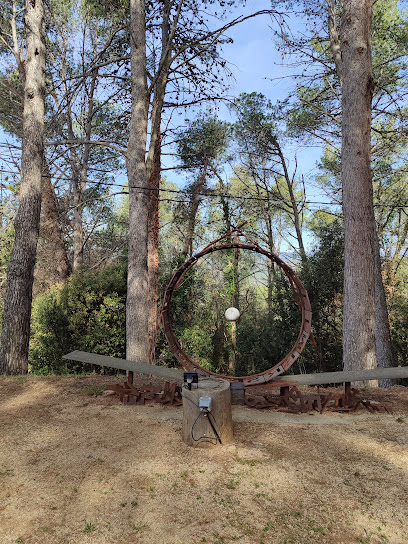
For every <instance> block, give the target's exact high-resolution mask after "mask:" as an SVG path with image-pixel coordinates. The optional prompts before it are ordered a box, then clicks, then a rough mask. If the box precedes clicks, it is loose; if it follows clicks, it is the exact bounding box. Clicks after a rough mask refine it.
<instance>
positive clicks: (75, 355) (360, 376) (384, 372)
mask: <svg viewBox="0 0 408 544" xmlns="http://www.w3.org/2000/svg"><path fill="white" fill-rule="evenodd" d="M64 359H69V360H71V361H79V362H81V363H88V364H92V365H98V366H107V367H110V368H118V369H120V370H127V371H129V372H137V373H138V374H149V375H151V376H159V377H161V378H167V379H173V380H183V373H184V370H182V369H179V368H167V367H165V366H157V365H150V364H148V363H136V362H133V361H127V360H126V359H119V358H117V357H108V356H106V355H97V354H96V353H88V352H86V351H73V352H72V353H68V354H67V355H64ZM382 378H388V379H391V380H399V379H401V378H408V366H397V367H391V368H373V369H370V370H348V371H341V372H321V373H317V374H285V375H282V376H281V377H279V378H277V379H276V380H273V381H270V382H268V383H265V384H257V385H256V386H251V388H255V387H258V388H259V387H260V388H262V387H265V386H269V387H274V386H276V387H279V386H281V385H284V386H287V385H290V384H297V385H324V384H328V383H345V382H363V381H368V380H380V379H382Z"/></svg>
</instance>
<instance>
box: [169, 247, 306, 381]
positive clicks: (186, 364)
mask: <svg viewBox="0 0 408 544" xmlns="http://www.w3.org/2000/svg"><path fill="white" fill-rule="evenodd" d="M251 241H252V240H251ZM234 248H239V249H246V250H249V251H255V252H256V253H260V254H262V255H265V256H266V257H267V258H268V259H270V260H271V261H273V262H274V263H276V264H277V265H278V266H279V267H280V268H281V269H282V270H283V271H284V273H285V275H286V277H287V278H288V280H289V283H290V285H291V288H292V291H293V295H294V298H295V302H296V304H297V305H298V307H299V310H300V312H301V315H302V323H301V326H300V332H299V336H298V338H297V340H296V342H295V344H294V346H293V347H292V349H291V350H290V352H289V353H288V354H287V355H286V357H284V358H283V359H282V360H281V361H280V362H279V363H277V364H276V365H274V366H273V367H271V368H270V369H268V370H265V371H264V372H260V373H258V374H253V375H251V376H226V375H221V374H217V373H216V372H211V371H210V370H206V369H205V368H203V367H202V366H200V365H198V364H197V363H195V362H194V361H193V360H192V359H191V358H190V357H189V356H188V355H187V354H186V353H185V352H184V351H183V349H182V348H181V346H180V344H179V342H178V340H177V338H176V336H175V334H174V332H173V328H172V323H171V317H170V301H171V297H172V294H173V292H174V291H175V290H176V289H177V288H178V286H179V285H180V282H181V279H182V278H183V276H184V275H185V274H186V273H187V272H188V270H190V269H191V268H192V267H193V266H194V265H195V264H196V263H197V261H198V260H199V259H200V258H201V257H204V255H208V254H209V253H213V252H214V251H220V250H226V249H234ZM162 321H163V328H164V333H165V335H166V338H167V341H168V343H169V346H170V349H171V351H172V353H173V355H174V356H175V357H176V359H177V360H178V362H179V363H180V364H181V366H182V367H183V368H185V369H186V370H188V371H190V372H198V373H199V374H200V375H204V376H217V377H219V378H224V379H226V380H229V381H242V382H243V383H244V385H259V384H262V383H267V382H269V381H271V380H273V379H274V378H276V377H277V376H279V375H280V374H282V373H283V372H286V371H287V370H288V369H289V368H290V367H291V366H292V365H293V363H294V362H295V361H296V360H297V359H298V357H299V355H300V354H301V353H302V351H303V349H304V347H305V345H306V342H307V340H308V338H309V336H310V330H311V325H312V309H311V307H310V301H309V296H308V294H307V291H306V289H305V287H304V285H303V283H302V282H301V281H300V279H299V277H298V276H297V275H296V274H295V272H294V271H293V270H292V269H291V268H290V267H289V266H288V265H287V264H286V263H285V262H283V261H282V260H281V259H280V258H279V257H278V256H277V255H275V254H274V253H271V252H269V251H267V250H266V249H263V248H262V247H260V246H258V244H255V243H253V244H243V243H240V242H239V243H238V242H237V243H228V244H222V245H216V243H214V244H210V245H209V246H207V247H206V248H205V249H203V250H202V251H201V252H200V253H196V254H195V255H193V256H192V257H190V259H187V260H186V261H185V262H184V263H183V264H182V265H181V266H180V268H178V269H177V270H176V272H175V273H174V275H173V277H172V279H171V280H170V282H169V284H168V285H167V287H166V291H165V293H164V297H163V306H162Z"/></svg>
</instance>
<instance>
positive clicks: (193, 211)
mask: <svg viewBox="0 0 408 544" xmlns="http://www.w3.org/2000/svg"><path fill="white" fill-rule="evenodd" d="M207 167H208V165H207V163H205V164H204V167H203V170H202V172H201V174H200V175H199V177H198V179H197V181H196V182H195V184H194V189H193V196H192V199H191V208H190V214H189V218H188V226H187V234H186V238H185V240H184V246H183V250H182V252H181V255H182V257H183V258H184V259H185V258H186V257H187V255H188V254H190V255H192V253H193V241H194V229H195V225H196V218H197V212H198V207H199V205H200V202H201V194H200V193H201V191H202V189H203V187H204V183H205V180H206V177H207Z"/></svg>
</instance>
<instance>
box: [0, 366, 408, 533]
mask: <svg viewBox="0 0 408 544" xmlns="http://www.w3.org/2000/svg"><path fill="white" fill-rule="evenodd" d="M112 381H113V379H112V378H107V377H103V376H96V375H92V376H87V377H50V378H39V377H37V378H14V379H13V378H3V379H0V544H9V543H22V544H88V543H95V544H105V543H112V544H119V543H120V544H157V543H160V544H190V543H191V544H196V543H200V542H207V543H209V544H210V543H211V544H227V543H230V542H238V543H240V544H275V543H277V544H278V543H279V544H285V543H286V544H289V543H294V544H309V543H310V544H311V543H313V544H315V543H333V544H334V543H336V544H340V543H343V544H355V543H391V544H400V543H401V544H402V543H408V522H407V520H408V449H407V445H408V434H407V428H408V389H407V388H403V387H394V388H390V389H387V390H384V391H379V390H371V391H369V392H367V397H368V398H373V399H374V398H375V399H376V400H378V401H384V402H386V403H387V404H388V406H389V407H390V408H391V409H392V410H393V412H392V414H376V415H372V414H370V413H368V412H367V411H365V410H364V409H361V410H359V411H358V412H356V413H355V414H339V413H334V412H326V413H323V414H322V415H319V414H317V413H311V414H300V415H293V414H284V413H279V412H276V411H274V410H271V409H268V410H265V411H257V410H255V409H251V408H247V407H241V406H235V407H233V420H234V436H235V442H234V444H231V445H225V446H218V447H216V448H212V449H198V448H190V447H188V446H186V445H185V444H184V443H183V441H182V439H181V432H180V430H181V419H182V408H181V407H178V408H177V407H171V406H162V405H159V404H154V405H148V406H129V405H122V404H120V402H119V399H118V397H116V396H106V395H103V394H99V393H101V391H102V390H103V388H104V387H103V386H104V385H105V384H106V383H112Z"/></svg>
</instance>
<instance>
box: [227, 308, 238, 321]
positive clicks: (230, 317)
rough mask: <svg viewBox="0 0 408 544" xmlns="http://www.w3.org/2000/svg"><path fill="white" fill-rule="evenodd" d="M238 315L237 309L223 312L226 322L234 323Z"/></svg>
mask: <svg viewBox="0 0 408 544" xmlns="http://www.w3.org/2000/svg"><path fill="white" fill-rule="evenodd" d="M240 315H241V314H240V312H239V310H238V309H237V308H234V307H231V308H228V309H227V310H225V319H226V320H227V321H236V320H237V319H238V318H239V316H240Z"/></svg>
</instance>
